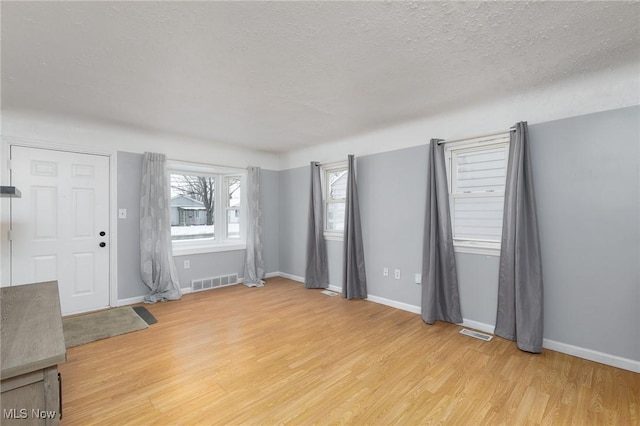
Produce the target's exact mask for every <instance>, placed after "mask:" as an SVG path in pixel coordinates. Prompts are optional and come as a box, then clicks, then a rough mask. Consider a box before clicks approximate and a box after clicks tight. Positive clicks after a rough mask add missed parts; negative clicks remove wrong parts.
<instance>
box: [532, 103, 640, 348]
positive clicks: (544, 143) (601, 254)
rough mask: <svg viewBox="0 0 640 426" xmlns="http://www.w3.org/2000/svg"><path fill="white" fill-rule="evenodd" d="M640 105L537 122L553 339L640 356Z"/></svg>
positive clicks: (535, 146) (548, 329) (536, 163)
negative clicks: (541, 122)
mask: <svg viewBox="0 0 640 426" xmlns="http://www.w3.org/2000/svg"><path fill="white" fill-rule="evenodd" d="M639 115H640V107H633V108H624V109H620V110H614V111H607V112H603V113H598V114H590V115H585V116H581V117H574V118H569V119H565V120H558V121H553V122H548V123H543V124H538V125H535V126H531V157H532V163H533V172H534V178H535V182H534V183H535V190H536V191H535V192H536V197H537V203H538V219H539V225H540V241H541V245H542V261H543V264H542V266H543V277H544V285H545V294H544V303H545V305H544V307H545V316H544V320H545V332H544V336H545V337H546V338H548V339H552V340H556V341H559V342H564V343H569V344H572V345H576V346H580V347H585V348H590V349H594V350H596V351H601V352H605V353H610V354H614V355H618V356H621V357H625V358H630V359H635V360H640V317H639V316H638V312H639V310H640V309H639V307H640V223H639V219H640V206H639V203H640V197H639V195H640V177H639V167H640V166H639V163H640V161H639V160H640V129H639V124H638V123H639V121H638V118H639Z"/></svg>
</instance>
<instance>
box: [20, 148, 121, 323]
mask: <svg viewBox="0 0 640 426" xmlns="http://www.w3.org/2000/svg"><path fill="white" fill-rule="evenodd" d="M11 182H12V185H15V186H17V187H19V188H20V190H21V191H22V198H19V199H13V200H12V201H11V236H12V237H11V285H19V284H27V283H33V282H40V281H50V280H58V285H59V287H60V299H61V300H60V303H61V308H62V313H63V314H70V313H75V312H83V311H89V310H94V309H100V308H104V307H107V306H108V305H109V246H108V243H109V158H108V157H105V156H101V155H90V154H78V153H72V152H63V151H51V150H45V149H38V148H25V147H16V146H13V147H11ZM101 232H103V233H104V235H102V236H101V235H100V233H101ZM101 243H104V247H101V246H100V244H101Z"/></svg>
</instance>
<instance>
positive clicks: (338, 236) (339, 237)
mask: <svg viewBox="0 0 640 426" xmlns="http://www.w3.org/2000/svg"><path fill="white" fill-rule="evenodd" d="M324 239H325V241H344V234H343V233H342V232H326V231H325V233H324Z"/></svg>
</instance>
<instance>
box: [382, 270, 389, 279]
mask: <svg viewBox="0 0 640 426" xmlns="http://www.w3.org/2000/svg"><path fill="white" fill-rule="evenodd" d="M382 276H383V277H388V276H389V268H384V269H383V270H382Z"/></svg>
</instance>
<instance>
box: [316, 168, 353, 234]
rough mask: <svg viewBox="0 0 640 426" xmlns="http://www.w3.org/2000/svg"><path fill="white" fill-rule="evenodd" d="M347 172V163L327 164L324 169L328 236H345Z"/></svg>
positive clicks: (325, 215) (325, 229)
mask: <svg viewBox="0 0 640 426" xmlns="http://www.w3.org/2000/svg"><path fill="white" fill-rule="evenodd" d="M347 173H348V172H347V164H346V163H340V164H333V165H327V166H324V167H323V169H322V177H323V199H324V231H325V236H326V237H334V238H342V236H343V232H344V214H345V201H346V198H347Z"/></svg>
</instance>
